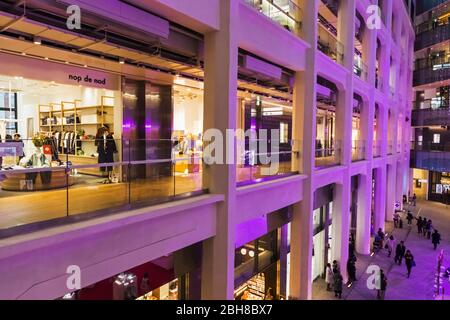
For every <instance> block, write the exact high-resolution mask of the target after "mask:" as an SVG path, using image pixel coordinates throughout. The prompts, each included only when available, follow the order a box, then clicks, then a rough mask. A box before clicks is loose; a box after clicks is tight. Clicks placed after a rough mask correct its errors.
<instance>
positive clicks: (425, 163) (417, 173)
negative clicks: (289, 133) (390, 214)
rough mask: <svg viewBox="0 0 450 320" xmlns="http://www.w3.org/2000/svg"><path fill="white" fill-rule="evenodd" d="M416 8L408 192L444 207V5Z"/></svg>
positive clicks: (447, 178) (448, 198)
mask: <svg viewBox="0 0 450 320" xmlns="http://www.w3.org/2000/svg"><path fill="white" fill-rule="evenodd" d="M422 2H423V3H420V6H418V12H417V14H418V15H417V19H416V34H417V37H416V43H415V48H414V49H415V70H414V110H413V112H412V126H413V127H414V134H413V136H412V141H413V142H412V144H411V149H412V151H411V168H413V169H412V175H413V186H412V188H413V190H414V193H416V195H417V196H418V197H420V198H423V199H428V200H432V201H439V202H443V203H449V202H450V195H449V194H450V175H449V173H448V172H449V171H450V170H449V169H450V167H449V159H450V145H449V142H448V141H449V137H450V135H449V124H450V113H449V110H450V109H449V97H448V94H447V91H448V90H449V86H448V84H449V79H450V74H448V56H449V39H450V33H449V32H450V25H449V19H448V16H449V14H450V10H449V8H448V4H449V1H434V2H433V1H431V2H427V1H422Z"/></svg>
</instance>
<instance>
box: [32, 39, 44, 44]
mask: <svg viewBox="0 0 450 320" xmlns="http://www.w3.org/2000/svg"><path fill="white" fill-rule="evenodd" d="M33 43H34V44H37V45H41V44H42V39H41V38H40V37H34V38H33Z"/></svg>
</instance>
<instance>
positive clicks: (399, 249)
mask: <svg viewBox="0 0 450 320" xmlns="http://www.w3.org/2000/svg"><path fill="white" fill-rule="evenodd" d="M405 251H406V247H405V243H404V242H403V241H400V243H399V244H397V246H396V247H395V258H394V262H395V263H398V265H401V264H402V259H403V257H404V256H405Z"/></svg>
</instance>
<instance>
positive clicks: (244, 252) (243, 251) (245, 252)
mask: <svg viewBox="0 0 450 320" xmlns="http://www.w3.org/2000/svg"><path fill="white" fill-rule="evenodd" d="M241 254H242V255H243V256H245V255H246V254H247V249H245V248H242V249H241Z"/></svg>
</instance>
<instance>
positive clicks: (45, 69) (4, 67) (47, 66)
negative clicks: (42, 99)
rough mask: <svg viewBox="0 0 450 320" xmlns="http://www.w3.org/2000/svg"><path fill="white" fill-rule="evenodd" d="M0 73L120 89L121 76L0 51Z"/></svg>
mask: <svg viewBox="0 0 450 320" xmlns="http://www.w3.org/2000/svg"><path fill="white" fill-rule="evenodd" d="M0 61H1V62H2V63H1V64H0V75H3V76H10V77H22V78H24V79H32V80H39V81H48V82H50V81H54V82H55V83H57V84H68V85H83V86H87V87H93V88H100V89H108V90H120V86H119V84H120V76H119V75H115V74H110V73H106V72H102V71H97V70H91V69H88V68H81V67H75V66H71V65H66V64H60V63H56V62H51V61H43V60H37V59H34V58H29V57H22V56H16V55H11V54H6V53H0Z"/></svg>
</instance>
